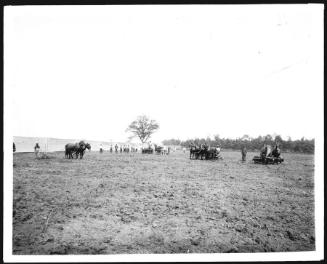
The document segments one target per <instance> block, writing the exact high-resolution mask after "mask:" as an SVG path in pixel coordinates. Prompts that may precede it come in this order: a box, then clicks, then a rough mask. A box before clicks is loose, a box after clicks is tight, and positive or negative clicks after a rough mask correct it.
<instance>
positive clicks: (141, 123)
mask: <svg viewBox="0 0 327 264" xmlns="http://www.w3.org/2000/svg"><path fill="white" fill-rule="evenodd" d="M158 129H159V124H158V123H157V121H155V120H150V118H149V117H147V116H145V115H142V116H138V117H137V119H136V120H135V121H133V122H132V123H131V124H130V125H129V126H128V128H127V129H126V132H131V133H132V135H131V136H130V138H133V137H136V136H137V137H139V139H140V140H141V142H142V143H145V142H147V140H148V139H149V138H150V137H151V135H152V134H153V133H154V132H156V131H157V130H158Z"/></svg>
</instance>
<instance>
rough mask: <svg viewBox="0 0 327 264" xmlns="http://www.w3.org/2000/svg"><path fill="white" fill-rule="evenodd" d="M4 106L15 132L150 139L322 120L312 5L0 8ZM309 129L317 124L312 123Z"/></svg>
mask: <svg viewBox="0 0 327 264" xmlns="http://www.w3.org/2000/svg"><path fill="white" fill-rule="evenodd" d="M4 15H5V20H4V22H5V28H4V51H5V56H4V65H5V85H4V88H5V114H8V113H9V116H10V117H11V118H10V121H9V123H8V124H9V126H10V128H11V132H12V134H13V135H15V136H39V137H41V136H46V137H58V138H86V139H93V140H104V141H107V140H108V141H109V140H113V141H115V140H117V141H123V140H126V139H127V137H128V134H127V133H125V129H126V128H127V126H128V125H129V123H131V122H132V121H133V120H134V119H135V118H136V117H137V116H138V115H141V114H146V115H148V116H149V117H151V118H153V119H155V120H157V121H158V122H159V124H160V130H159V131H158V132H157V133H156V134H155V135H154V136H153V139H152V140H153V141H160V140H163V139H168V138H180V139H188V138H192V137H207V136H213V135H215V134H219V135H220V136H221V137H229V138H235V137H241V136H243V135H244V134H248V135H250V136H253V137H256V136H258V135H266V134H268V133H269V134H273V133H277V134H281V135H282V137H284V138H286V136H291V137H292V138H293V139H296V138H300V137H302V136H304V137H306V138H314V137H316V135H317V133H318V131H319V129H321V128H322V124H323V6H322V5H282V6H281V5H246V6H244V5H243V6H241V5H240V6H219V5H217V6H210V5H203V6H197V5H189V6H21V7H5V14H4ZM319 132H320V131H319Z"/></svg>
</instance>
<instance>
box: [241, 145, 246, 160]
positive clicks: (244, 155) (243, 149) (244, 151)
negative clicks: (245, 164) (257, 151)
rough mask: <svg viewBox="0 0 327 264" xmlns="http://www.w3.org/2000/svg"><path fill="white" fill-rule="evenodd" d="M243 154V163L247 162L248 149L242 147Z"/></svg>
mask: <svg viewBox="0 0 327 264" xmlns="http://www.w3.org/2000/svg"><path fill="white" fill-rule="evenodd" d="M241 153H242V161H245V160H246V154H247V149H246V147H245V146H243V147H242V149H241Z"/></svg>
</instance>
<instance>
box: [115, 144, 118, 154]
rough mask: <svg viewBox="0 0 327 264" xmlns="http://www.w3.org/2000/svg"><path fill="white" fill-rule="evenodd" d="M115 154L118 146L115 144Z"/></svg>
mask: <svg viewBox="0 0 327 264" xmlns="http://www.w3.org/2000/svg"><path fill="white" fill-rule="evenodd" d="M115 152H116V153H117V152H118V145H117V144H116V145H115Z"/></svg>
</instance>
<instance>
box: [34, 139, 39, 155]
mask: <svg viewBox="0 0 327 264" xmlns="http://www.w3.org/2000/svg"><path fill="white" fill-rule="evenodd" d="M39 152H40V146H39V143H38V142H36V144H35V146H34V153H35V157H36V158H38V157H39Z"/></svg>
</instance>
